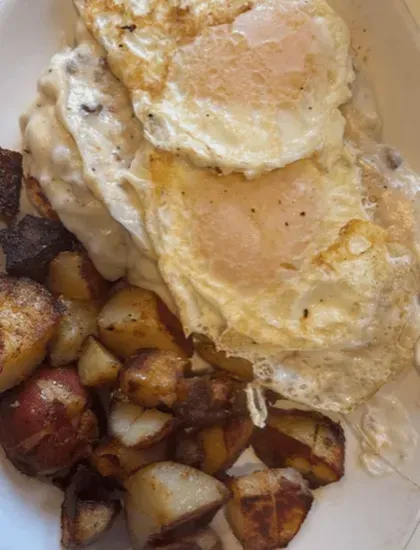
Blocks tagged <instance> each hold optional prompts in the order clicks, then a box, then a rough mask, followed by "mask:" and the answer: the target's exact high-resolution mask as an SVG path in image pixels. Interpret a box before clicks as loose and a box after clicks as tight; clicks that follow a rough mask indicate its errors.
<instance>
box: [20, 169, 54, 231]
mask: <svg viewBox="0 0 420 550" xmlns="http://www.w3.org/2000/svg"><path fill="white" fill-rule="evenodd" d="M25 191H26V195H27V197H28V199H29V201H30V203H31V204H32V206H33V207H34V208H35V210H36V211H37V212H38V214H39V215H40V216H41V217H42V218H47V219H48V220H53V221H59V219H60V218H59V216H58V214H57V212H55V211H54V210H53V208H52V206H51V203H50V201H49V200H48V199H47V197H46V196H45V193H44V191H43V190H42V187H41V185H40V184H39V182H38V180H36V179H35V178H31V177H27V178H25Z"/></svg>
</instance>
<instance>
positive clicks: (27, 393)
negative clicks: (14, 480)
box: [0, 367, 99, 475]
mask: <svg viewBox="0 0 420 550" xmlns="http://www.w3.org/2000/svg"><path fill="white" fill-rule="evenodd" d="M91 405H92V403H91V399H90V395H89V393H88V392H87V390H86V389H85V388H83V386H82V385H81V384H80V381H79V377H78V376H77V371H76V370H75V369H73V368H70V367H60V368H56V369H51V368H47V367H42V368H40V369H38V370H37V371H36V372H35V373H34V374H33V375H32V376H31V377H30V378H28V380H26V381H25V382H24V383H23V384H21V385H20V386H17V387H16V388H13V389H12V390H10V391H8V392H6V393H4V394H3V395H2V397H1V399H0V417H1V419H2V421H1V423H0V444H1V445H2V446H3V448H4V450H5V452H6V454H7V456H8V458H9V459H10V461H11V462H12V463H13V464H14V465H15V466H16V467H17V468H18V469H19V470H21V471H22V472H24V473H26V474H28V475H40V474H43V475H47V474H52V473H55V472H58V471H60V470H63V469H65V468H68V467H70V466H72V465H73V464H74V463H76V462H78V461H79V460H81V459H83V458H85V457H87V456H89V454H90V453H91V451H92V445H93V444H94V443H95V442H96V440H97V438H98V435H99V430H98V420H97V417H96V415H95V413H94V412H93V410H92V408H91Z"/></svg>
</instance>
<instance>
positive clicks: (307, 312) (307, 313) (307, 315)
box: [303, 308, 309, 319]
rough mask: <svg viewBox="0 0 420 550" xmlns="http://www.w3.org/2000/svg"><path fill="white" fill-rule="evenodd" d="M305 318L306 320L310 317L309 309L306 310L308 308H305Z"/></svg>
mask: <svg viewBox="0 0 420 550" xmlns="http://www.w3.org/2000/svg"><path fill="white" fill-rule="evenodd" d="M303 317H304V318H305V319H307V318H308V317H309V309H306V308H305V309H304V310H303Z"/></svg>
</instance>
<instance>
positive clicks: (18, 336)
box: [0, 275, 60, 392]
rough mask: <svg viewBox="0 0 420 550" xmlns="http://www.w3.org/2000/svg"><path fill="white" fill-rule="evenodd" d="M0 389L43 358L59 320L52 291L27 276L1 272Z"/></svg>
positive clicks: (16, 381) (24, 374)
mask: <svg viewBox="0 0 420 550" xmlns="http://www.w3.org/2000/svg"><path fill="white" fill-rule="evenodd" d="M0 303H1V307H0V365H1V371H0V392H2V391H4V390H7V389H9V388H11V387H12V386H15V385H16V384H19V382H21V381H22V380H23V379H24V378H26V377H27V376H29V374H30V373H31V372H32V371H33V370H34V369H35V367H37V366H38V365H39V364H40V363H41V362H42V360H43V359H44V357H45V354H46V349H47V344H48V342H49V340H50V339H51V338H52V337H53V335H54V332H55V330H56V328H57V324H58V322H59V320H60V312H59V309H58V307H57V305H56V302H55V300H54V298H53V297H52V296H51V294H50V293H49V292H48V291H47V290H46V289H45V288H44V287H43V286H41V285H40V284H38V283H36V282H34V281H31V280H30V279H15V278H14V277H8V276H6V275H0Z"/></svg>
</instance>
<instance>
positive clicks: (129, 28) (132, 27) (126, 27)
mask: <svg viewBox="0 0 420 550" xmlns="http://www.w3.org/2000/svg"><path fill="white" fill-rule="evenodd" d="M121 29H122V30H123V31H130V32H134V31H135V30H136V29H137V25H124V26H123V27H121Z"/></svg>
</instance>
